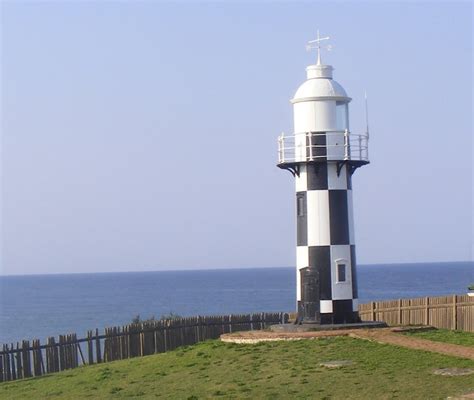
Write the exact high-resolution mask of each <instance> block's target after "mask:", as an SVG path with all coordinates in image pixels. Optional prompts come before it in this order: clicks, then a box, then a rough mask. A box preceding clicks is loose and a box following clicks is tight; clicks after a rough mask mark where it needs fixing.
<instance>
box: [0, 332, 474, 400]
mask: <svg viewBox="0 0 474 400" xmlns="http://www.w3.org/2000/svg"><path fill="white" fill-rule="evenodd" d="M333 360H352V361H353V363H354V364H353V365H349V366H345V367H342V368H339V369H328V368H325V367H321V366H320V365H319V363H321V362H325V361H333ZM445 367H458V368H474V361H470V360H464V359H457V358H454V357H448V356H444V355H440V354H435V353H428V352H423V351H414V350H409V349H405V348H399V347H394V346H390V345H382V344H377V343H374V342H370V341H366V340H358V339H351V338H348V337H336V338H331V339H319V340H301V341H290V342H267V343H260V344H257V345H237V344H226V343H221V342H219V341H208V342H204V343H200V344H198V345H195V346H191V347H185V348H181V349H178V350H175V351H172V352H169V353H164V354H158V355H153V356H148V357H142V358H135V359H131V360H123V361H116V362H112V363H108V364H103V365H95V366H86V367H82V368H78V369H75V370H70V371H64V372H62V373H58V374H53V375H49V376H45V377H42V378H38V379H29V380H23V381H16V382H8V383H3V384H1V385H0V398H2V399H87V398H89V399H112V398H113V399H130V398H139V399H155V398H176V399H205V398H238V399H241V398H248V399H255V398H258V399H265V398H268V399H305V398H308V399H309V398H311V399H315V398H316V399H396V398H398V399H408V398H409V399H428V398H429V399H438V398H439V399H444V398H446V397H447V396H449V395H453V394H458V393H463V392H466V391H474V380H473V376H472V375H471V376H436V375H433V374H432V371H433V370H434V369H436V368H445Z"/></svg>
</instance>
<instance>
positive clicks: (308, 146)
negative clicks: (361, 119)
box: [278, 32, 369, 324]
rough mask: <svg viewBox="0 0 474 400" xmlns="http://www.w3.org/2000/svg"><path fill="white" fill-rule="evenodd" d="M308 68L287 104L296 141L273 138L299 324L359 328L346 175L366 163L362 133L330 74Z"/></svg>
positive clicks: (327, 69)
mask: <svg viewBox="0 0 474 400" xmlns="http://www.w3.org/2000/svg"><path fill="white" fill-rule="evenodd" d="M326 39H328V38H320V37H319V32H318V38H317V39H316V40H314V41H311V42H309V43H310V47H311V48H316V49H317V50H318V58H317V63H316V64H315V65H310V66H308V67H307V68H306V72H307V79H306V81H305V82H304V83H303V84H302V85H301V86H300V87H299V88H298V90H297V91H296V94H295V96H294V98H293V99H292V100H291V103H293V110H294V133H293V134H292V135H287V136H285V135H284V134H282V135H281V136H280V137H279V138H278V145H279V162H278V167H280V168H282V169H287V170H289V171H290V172H291V173H292V174H293V175H294V177H295V180H296V226H297V247H296V268H297V276H296V282H297V304H298V319H299V321H300V322H303V323H316V324H334V323H351V322H358V321H359V317H358V312H357V308H358V296H357V278H356V251H355V239H354V217H353V210H352V174H353V173H354V171H355V170H356V169H357V168H358V167H360V166H363V165H365V164H368V163H369V160H368V130H367V132H366V133H365V134H363V135H356V134H353V133H351V132H350V130H349V102H350V101H351V98H350V97H348V96H347V94H346V92H345V90H344V89H343V87H342V86H341V85H340V84H339V83H337V82H336V81H334V80H333V77H332V75H333V74H332V72H333V68H332V67H331V66H330V65H324V64H322V63H321V56H320V48H321V46H320V43H321V41H323V40H326Z"/></svg>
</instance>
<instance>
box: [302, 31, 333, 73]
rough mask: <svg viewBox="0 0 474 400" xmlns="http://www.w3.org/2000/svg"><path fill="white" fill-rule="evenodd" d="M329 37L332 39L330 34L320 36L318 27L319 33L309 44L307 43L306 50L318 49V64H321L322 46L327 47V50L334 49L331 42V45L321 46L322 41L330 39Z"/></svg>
mask: <svg viewBox="0 0 474 400" xmlns="http://www.w3.org/2000/svg"><path fill="white" fill-rule="evenodd" d="M329 39H330V37H329V36H326V37H320V36H319V29H318V33H317V37H316V39H313V40H310V41H309V42H308V44H307V45H306V51H311V50H312V49H317V51H318V60H317V64H318V65H321V48H323V49H326V50H327V51H331V50H332V46H331V45H330V44H329V45H326V46H321V42H322V41H324V40H329Z"/></svg>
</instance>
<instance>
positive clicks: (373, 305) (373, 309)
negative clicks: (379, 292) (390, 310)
mask: <svg viewBox="0 0 474 400" xmlns="http://www.w3.org/2000/svg"><path fill="white" fill-rule="evenodd" d="M370 311H371V313H372V314H371V315H372V321H375V320H376V314H375V301H372V302H371V303H370Z"/></svg>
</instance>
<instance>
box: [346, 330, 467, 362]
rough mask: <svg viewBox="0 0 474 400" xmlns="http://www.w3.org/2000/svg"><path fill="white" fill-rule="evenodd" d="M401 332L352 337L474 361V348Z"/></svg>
mask: <svg viewBox="0 0 474 400" xmlns="http://www.w3.org/2000/svg"><path fill="white" fill-rule="evenodd" d="M399 331H400V329H399V328H394V329H390V328H389V329H377V330H375V329H374V330H364V331H361V332H357V331H354V332H351V333H350V336H351V337H355V338H360V339H369V340H374V341H376V342H379V343H387V344H393V345H395V346H401V347H407V348H409V349H416V350H425V351H432V352H435V353H441V354H446V355H449V356H454V357H461V358H467V359H470V360H474V348H473V347H467V346H461V345H458V344H452V343H443V342H434V341H431V340H426V339H419V338H414V337H412V336H405V335H403V334H400V333H396V332H399Z"/></svg>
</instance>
